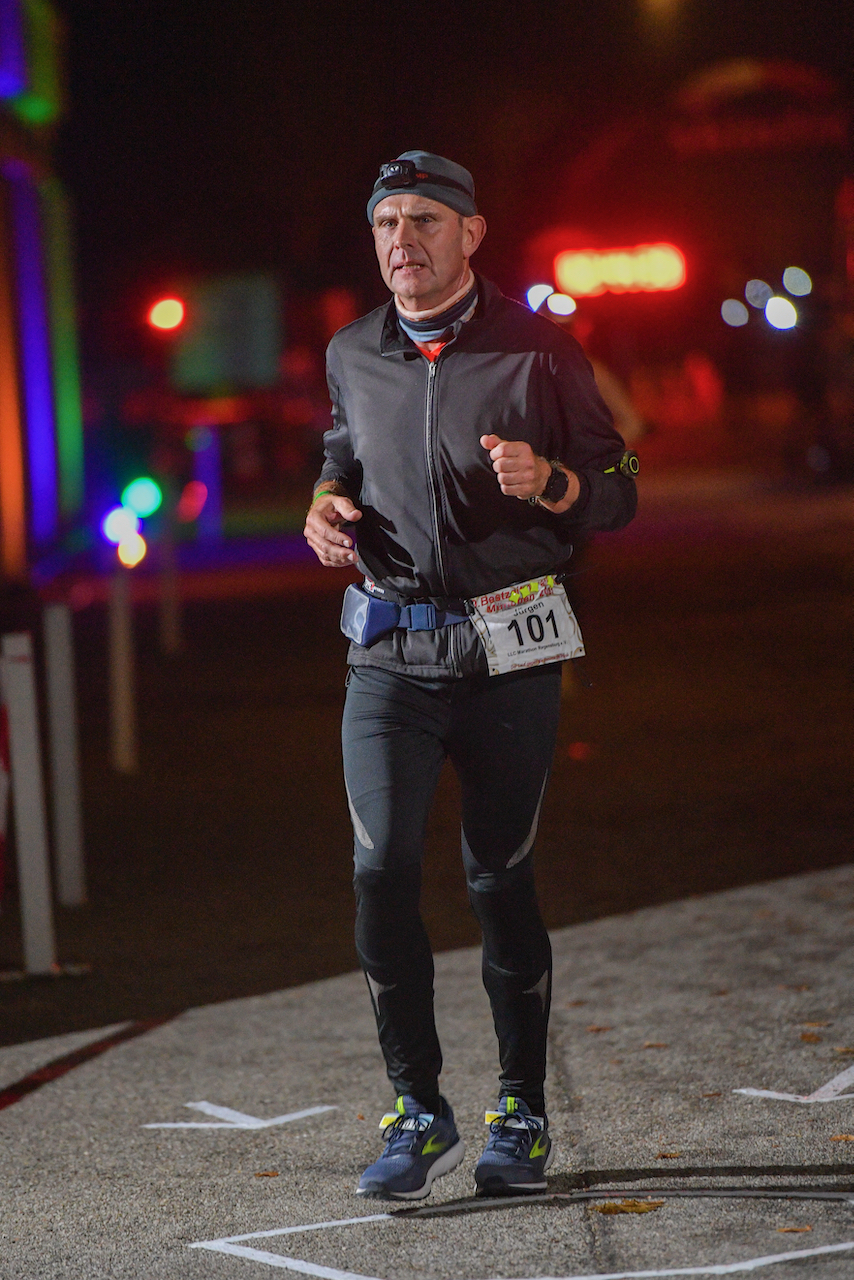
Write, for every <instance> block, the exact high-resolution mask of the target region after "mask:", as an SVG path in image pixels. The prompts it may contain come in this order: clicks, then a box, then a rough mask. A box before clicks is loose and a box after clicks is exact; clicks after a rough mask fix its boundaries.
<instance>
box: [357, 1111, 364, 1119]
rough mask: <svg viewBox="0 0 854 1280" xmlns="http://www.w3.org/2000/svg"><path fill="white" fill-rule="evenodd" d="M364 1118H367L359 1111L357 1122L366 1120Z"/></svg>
mask: <svg viewBox="0 0 854 1280" xmlns="http://www.w3.org/2000/svg"><path fill="white" fill-rule="evenodd" d="M364 1118H365V1117H364V1116H363V1115H362V1113H361V1111H357V1112H356V1119H357V1120H364Z"/></svg>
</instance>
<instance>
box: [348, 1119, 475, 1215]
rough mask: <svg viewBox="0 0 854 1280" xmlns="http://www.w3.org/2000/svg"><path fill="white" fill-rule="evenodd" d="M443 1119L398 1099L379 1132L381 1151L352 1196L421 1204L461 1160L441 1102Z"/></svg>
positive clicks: (461, 1151)
mask: <svg viewBox="0 0 854 1280" xmlns="http://www.w3.org/2000/svg"><path fill="white" fill-rule="evenodd" d="M442 1102H443V1105H444V1110H445V1114H444V1115H441V1116H437V1115H433V1114H432V1112H430V1111H425V1110H424V1108H423V1107H422V1105H421V1103H420V1102H418V1101H417V1100H416V1099H415V1098H411V1097H410V1096H409V1094H404V1095H403V1096H402V1097H400V1098H398V1100H397V1102H396V1103H395V1110H394V1111H393V1112H391V1114H390V1115H385V1116H383V1118H382V1120H381V1121H380V1128H381V1129H382V1131H383V1137H384V1139H385V1144H386V1145H385V1151H384V1152H383V1153H382V1155H381V1156H380V1158H379V1160H377V1161H375V1162H374V1164H372V1165H370V1166H369V1167H368V1168H367V1169H366V1170H365V1172H364V1173H363V1174H362V1177H361V1179H360V1180H359V1187H358V1190H357V1192H356V1194H357V1195H359V1196H367V1197H368V1199H371V1200H423V1199H424V1197H425V1196H428V1195H429V1194H430V1188H431V1186H432V1185H433V1183H434V1182H435V1180H436V1179H437V1178H441V1177H442V1176H443V1175H444V1174H446V1173H450V1172H451V1170H452V1169H456V1167H457V1165H458V1164H459V1163H460V1161H461V1160H462V1158H463V1156H464V1155H465V1147H464V1146H463V1141H462V1138H461V1137H460V1135H459V1134H458V1133H457V1126H456V1125H455V1124H454V1113H453V1111H452V1110H451V1108H450V1107H449V1106H448V1104H447V1102H445V1101H444V1099H443V1100H442Z"/></svg>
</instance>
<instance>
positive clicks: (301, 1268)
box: [189, 1213, 854, 1280]
mask: <svg viewBox="0 0 854 1280" xmlns="http://www.w3.org/2000/svg"><path fill="white" fill-rule="evenodd" d="M396 1216H397V1215H395V1214H390V1213H373V1214H370V1215H368V1216H367V1217H364V1218H340V1219H338V1220H337V1221H333V1222H310V1223H306V1224H305V1225H304V1226H298V1227H276V1228H274V1229H273V1230H271V1231H251V1232H247V1234H246V1235H240V1236H225V1237H223V1238H222V1239H221V1240H199V1241H197V1242H196V1243H195V1244H191V1245H190V1246H189V1248H191V1249H208V1250H210V1252H212V1253H227V1254H230V1255H232V1256H233V1257H238V1258H248V1259H249V1260H250V1261H252V1262H264V1263H266V1264H267V1266H270V1267H279V1268H284V1269H285V1270H287V1271H298V1272H300V1274H302V1275H307V1276H320V1277H323V1280H377V1277H374V1276H366V1275H364V1273H363V1272H360V1271H339V1270H337V1269H336V1268H335V1267H322V1266H319V1265H317V1264H316V1263H314V1262H306V1261H305V1260H304V1259H303V1258H291V1257H287V1256H285V1255H284V1254H281V1253H268V1252H267V1251H266V1250H264V1249H253V1248H251V1247H249V1246H247V1245H240V1244H238V1243H237V1241H239V1240H262V1239H270V1237H271V1236H284V1235H296V1234H297V1233H299V1232H301V1231H326V1230H329V1229H330V1228H332V1227H355V1226H359V1225H361V1224H362V1223H365V1222H392V1221H393V1220H394V1218H395V1217H396ZM852 1250H854V1240H847V1241H845V1242H844V1243H843V1244H824V1245H817V1246H815V1247H814V1248H812V1249H793V1250H790V1251H789V1252H788V1253H773V1254H766V1255H764V1256H762V1257H759V1258H745V1259H744V1261H743V1262H719V1263H712V1264H710V1265H709V1266H701V1267H669V1268H663V1269H660V1270H656V1271H609V1272H608V1273H607V1274H606V1273H603V1272H601V1271H596V1272H585V1273H584V1274H583V1275H575V1276H537V1277H532V1278H531V1280H655V1278H656V1277H668V1276H731V1275H738V1274H740V1273H741V1274H743V1273H745V1272H749V1271H758V1270H759V1269H760V1268H761V1267H770V1266H773V1265H774V1264H775V1263H777V1262H797V1261H798V1260H799V1259H801V1258H817V1257H820V1256H822V1255H824V1254H831V1253H846V1252H851V1251H852Z"/></svg>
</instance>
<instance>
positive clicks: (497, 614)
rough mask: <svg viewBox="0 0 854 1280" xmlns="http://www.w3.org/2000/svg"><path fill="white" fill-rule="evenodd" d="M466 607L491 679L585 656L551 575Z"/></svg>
mask: <svg viewBox="0 0 854 1280" xmlns="http://www.w3.org/2000/svg"><path fill="white" fill-rule="evenodd" d="M469 603H470V604H471V606H472V610H473V611H472V614H471V620H472V622H473V623H474V625H475V627H476V628H477V632H478V635H479V636H480V639H481V642H482V644H483V647H484V649H485V651H486V660H487V662H488V664H489V674H490V675H491V676H498V675H503V674H504V672H506V671H521V670H523V669H524V668H525V667H538V666H540V665H541V664H542V663H544V662H561V661H563V660H564V659H566V658H580V657H581V655H582V654H583V653H584V641H583V640H582V639H581V629H580V627H579V625H578V622H577V620H576V617H575V614H574V613H573V612H572V609H571V608H570V604H569V601H568V600H567V598H566V592H565V591H564V589H563V586H562V584H561V583H559V582H558V581H557V580H556V579H555V578H554V577H553V576H552V575H551V574H547V575H546V576H545V577H544V578H534V579H533V580H532V581H531V582H516V583H514V584H513V586H512V587H504V588H503V589H502V590H501V591H491V592H489V593H488V594H487V595H485V596H475V597H474V599H473V600H470V601H469Z"/></svg>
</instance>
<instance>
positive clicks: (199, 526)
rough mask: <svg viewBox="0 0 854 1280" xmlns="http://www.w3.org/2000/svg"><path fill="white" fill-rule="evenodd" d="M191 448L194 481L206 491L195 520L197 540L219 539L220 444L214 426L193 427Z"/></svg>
mask: <svg viewBox="0 0 854 1280" xmlns="http://www.w3.org/2000/svg"><path fill="white" fill-rule="evenodd" d="M195 433H196V444H195V445H194V446H193V479H194V480H199V481H201V483H202V484H203V485H204V486H205V488H206V489H207V494H208V496H207V498H206V499H205V505H204V506H203V507H202V509H201V511H200V512H199V516H198V519H197V520H196V533H197V535H198V537H200V538H221V537H222V442H221V440H220V428H219V427H218V426H216V425H213V426H208V427H196V428H195Z"/></svg>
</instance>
